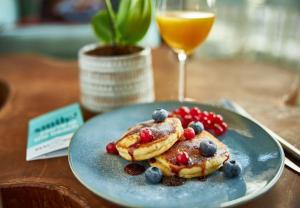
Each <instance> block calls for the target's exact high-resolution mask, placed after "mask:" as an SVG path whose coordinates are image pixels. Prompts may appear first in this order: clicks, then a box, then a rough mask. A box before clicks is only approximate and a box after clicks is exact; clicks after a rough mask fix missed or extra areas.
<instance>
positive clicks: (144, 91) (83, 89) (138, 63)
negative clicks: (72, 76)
mask: <svg viewBox="0 0 300 208" xmlns="http://www.w3.org/2000/svg"><path fill="white" fill-rule="evenodd" d="M131 48H132V47H131ZM111 49H112V47H110V46H99V45H96V44H91V45H86V46H84V47H83V48H82V49H81V50H80V51H79V68H80V76H79V79H80V99H81V104H82V105H83V107H85V108H86V109H88V110H90V111H93V112H104V111H109V110H112V109H114V108H117V107H120V106H124V105H129V104H133V103H142V102H152V101H153V100H154V89H153V73H152V61H151V60H152V59H151V50H150V49H148V48H140V47H133V49H134V50H131V51H129V53H128V54H127V52H126V51H125V52H124V51H123V52H122V53H117V55H114V54H111V52H109V51H110V50H111ZM124 53H125V54H124Z"/></svg>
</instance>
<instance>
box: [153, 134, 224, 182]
mask: <svg viewBox="0 0 300 208" xmlns="http://www.w3.org/2000/svg"><path fill="white" fill-rule="evenodd" d="M203 139H210V140H212V141H213V142H214V143H215V144H216V145H217V151H216V153H215V154H214V156H212V157H205V156H202V155H201V150H200V149H199V145H200V142H201V141H202V140H203ZM183 151H184V152H186V153H187V154H188V155H189V163H188V164H187V165H179V164H177V162H176V156H177V154H178V153H179V152H183ZM228 159H229V152H228V150H227V147H226V146H225V144H223V143H222V142H221V141H219V140H218V139H217V138H215V137H214V136H213V135H211V134H210V133H209V132H207V131H203V132H202V133H200V134H198V135H196V136H195V137H194V138H193V139H191V140H184V139H182V140H179V141H178V142H177V143H175V144H174V146H172V148H170V149H169V150H168V151H166V152H165V153H163V154H162V155H159V156H157V157H155V158H152V159H150V160H149V163H150V165H151V166H154V167H158V168H160V169H161V170H162V172H163V174H164V175H165V176H172V175H177V176H179V177H182V178H194V177H204V176H206V175H209V174H211V173H213V172H214V171H216V170H217V169H219V168H220V167H221V166H222V164H223V162H224V161H226V160H228Z"/></svg>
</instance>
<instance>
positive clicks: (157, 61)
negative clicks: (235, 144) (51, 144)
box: [0, 47, 300, 208]
mask: <svg viewBox="0 0 300 208" xmlns="http://www.w3.org/2000/svg"><path fill="white" fill-rule="evenodd" d="M153 68H154V76H155V89H156V98H157V100H169V99H176V96H177V78H178V77H177V61H176V58H175V56H174V54H173V53H172V52H170V51H169V50H168V49H167V48H164V47H163V48H159V49H155V50H154V51H153ZM78 86H79V84H78V67H77V63H76V61H62V60H54V59H50V58H45V57H41V56H37V55H24V54H23V55H10V56H1V57H0V158H1V160H0V170H1V171H0V188H1V190H2V201H3V206H4V208H5V207H13V208H14V207H119V206H118V205H116V204H113V203H111V202H108V201H106V200H104V199H101V198H100V197H98V196H96V195H94V194H93V193H91V192H90V191H89V190H87V189H86V188H85V187H84V186H82V185H81V184H80V183H79V182H78V181H77V180H76V179H75V177H74V176H73V174H72V172H71V170H70V168H69V165H68V161H67V158H66V157H62V158H55V159H47V160H40V161H31V162H26V161H25V150H26V143H27V128H28V121H29V119H31V118H33V117H36V116H38V115H41V114H43V113H46V112H48V111H51V110H54V109H56V108H59V107H62V106H65V105H67V104H70V103H73V102H78V101H79V88H78ZM298 89H299V77H298V75H296V74H295V73H294V72H293V71H292V70H288V69H282V68H281V67H280V66H276V65H270V64H263V63H253V62H247V61H242V60H198V59H197V60H196V59H193V58H191V60H190V61H189V63H188V96H189V97H191V98H194V99H196V100H197V101H199V102H217V101H218V100H219V99H220V98H222V97H226V98H229V99H232V100H234V101H236V102H238V103H240V104H241V105H242V106H244V107H245V108H246V109H247V110H248V111H249V112H250V113H251V114H253V116H254V117H256V118H257V119H258V120H259V121H261V122H262V123H264V124H265V125H266V126H267V127H269V128H271V129H273V130H274V131H275V132H276V133H278V134H279V135H281V136H282V137H284V138H286V139H287V140H288V141H290V142H291V143H293V144H295V145H296V146H297V147H298V148H299V147H300V138H299V135H300V128H299V126H300V110H299V108H295V107H293V105H294V104H295V101H296V100H297V92H298ZM287 104H288V105H289V106H288V105H287ZM84 115H85V118H86V119H87V118H89V117H91V116H93V115H94V114H92V113H90V112H86V111H84ZM299 195H300V177H299V175H297V174H295V173H294V172H292V171H291V170H289V169H286V168H285V170H284V173H283V176H282V177H281V179H280V181H279V182H278V183H277V184H276V185H275V186H274V188H273V189H272V190H270V191H269V192H268V193H266V194H265V195H263V196H262V197H260V198H258V199H255V200H254V201H251V202H249V203H247V204H245V205H243V206H242V207H276V208H281V207H295V208H296V207H299V205H300V197H299Z"/></svg>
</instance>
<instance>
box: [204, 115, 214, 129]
mask: <svg viewBox="0 0 300 208" xmlns="http://www.w3.org/2000/svg"><path fill="white" fill-rule="evenodd" d="M202 124H203V126H204V128H205V129H211V128H212V127H213V122H212V121H211V120H210V119H209V118H207V117H205V119H204V120H203V121H202Z"/></svg>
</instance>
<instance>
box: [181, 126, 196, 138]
mask: <svg viewBox="0 0 300 208" xmlns="http://www.w3.org/2000/svg"><path fill="white" fill-rule="evenodd" d="M183 135H184V137H185V139H193V138H194V137H195V131H194V129H193V128H191V127H188V128H186V129H184V132H183Z"/></svg>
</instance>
